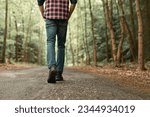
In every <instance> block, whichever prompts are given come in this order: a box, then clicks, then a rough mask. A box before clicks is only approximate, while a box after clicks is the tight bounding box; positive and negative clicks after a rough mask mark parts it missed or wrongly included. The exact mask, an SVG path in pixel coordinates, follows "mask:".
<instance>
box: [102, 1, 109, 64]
mask: <svg viewBox="0 0 150 117" xmlns="http://www.w3.org/2000/svg"><path fill="white" fill-rule="evenodd" d="M103 12H104V21H105V36H106V56H107V62H109V49H108V46H109V44H108V39H109V38H108V37H109V36H108V30H107V20H106V9H105V4H104V0H103Z"/></svg>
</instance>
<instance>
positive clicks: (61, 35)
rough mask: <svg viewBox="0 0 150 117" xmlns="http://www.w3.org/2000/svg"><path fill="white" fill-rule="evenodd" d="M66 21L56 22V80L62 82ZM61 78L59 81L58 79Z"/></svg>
mask: <svg viewBox="0 0 150 117" xmlns="http://www.w3.org/2000/svg"><path fill="white" fill-rule="evenodd" d="M67 24H68V22H67V20H59V21H58V30H57V36H58V52H57V63H56V66H57V67H56V70H57V75H56V80H57V81H59V80H63V78H62V73H63V69H64V61H65V42H66V34H67ZM60 78H61V79H60Z"/></svg>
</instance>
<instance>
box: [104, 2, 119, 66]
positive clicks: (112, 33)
mask: <svg viewBox="0 0 150 117" xmlns="http://www.w3.org/2000/svg"><path fill="white" fill-rule="evenodd" d="M103 3H104V4H105V9H106V10H105V11H106V20H107V27H108V29H109V31H110V37H111V47H112V56H113V60H114V63H115V65H116V63H117V52H116V40H115V33H114V29H113V24H112V20H111V19H110V16H109V14H110V12H111V11H110V10H109V6H108V0H106V1H104V0H103Z"/></svg>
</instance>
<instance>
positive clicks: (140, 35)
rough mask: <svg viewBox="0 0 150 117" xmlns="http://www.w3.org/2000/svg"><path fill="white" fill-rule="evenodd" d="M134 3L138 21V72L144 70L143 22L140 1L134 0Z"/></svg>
mask: <svg viewBox="0 0 150 117" xmlns="http://www.w3.org/2000/svg"><path fill="white" fill-rule="evenodd" d="M135 2H136V13H137V20H138V64H139V69H140V70H145V67H144V51H143V21H142V14H141V10H140V1H139V0H135Z"/></svg>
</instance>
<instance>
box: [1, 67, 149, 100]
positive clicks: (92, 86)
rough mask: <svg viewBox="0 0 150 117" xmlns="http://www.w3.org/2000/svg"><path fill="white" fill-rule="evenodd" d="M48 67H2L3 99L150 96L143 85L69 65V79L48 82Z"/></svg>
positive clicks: (65, 75)
mask: <svg viewBox="0 0 150 117" xmlns="http://www.w3.org/2000/svg"><path fill="white" fill-rule="evenodd" d="M47 76H48V70H47V68H46V67H38V68H30V69H24V70H7V71H0V99H17V100H18V99H21V100H22V99H44V100H45V99H84V100H85V99H94V100H95V99H102V100H103V99H113V100H114V99H125V100H126V99H128V100H129V99H150V94H144V93H143V92H141V91H140V90H139V89H133V88H131V87H125V86H120V85H119V84H118V82H115V81H114V80H110V79H106V78H103V77H99V76H96V75H94V74H90V73H83V72H79V71H74V70H69V69H65V72H64V78H65V81H63V82H57V83H56V84H48V83H47V82H46V80H47Z"/></svg>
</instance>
